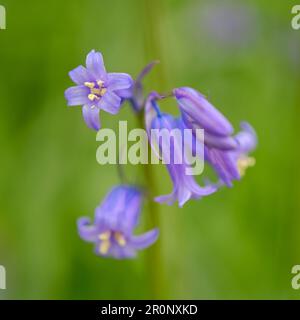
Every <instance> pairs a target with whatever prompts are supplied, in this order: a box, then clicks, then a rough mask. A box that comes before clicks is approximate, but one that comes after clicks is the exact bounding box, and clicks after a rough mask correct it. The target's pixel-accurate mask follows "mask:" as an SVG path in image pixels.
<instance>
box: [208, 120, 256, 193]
mask: <svg viewBox="0 0 300 320" xmlns="http://www.w3.org/2000/svg"><path fill="white" fill-rule="evenodd" d="M234 139H235V140H236V142H237V144H238V147H237V148H236V149H235V150H229V151H228V150H227V151H225V150H217V149H209V148H205V160H206V161H207V162H208V163H209V164H210V165H211V166H212V167H213V168H214V170H215V172H216V173H217V175H218V177H219V178H220V181H221V184H225V185H227V186H229V187H231V186H232V181H233V180H239V179H240V178H241V177H242V176H243V175H244V174H245V171H246V169H247V168H248V167H251V166H253V165H254V164H255V159H254V158H253V157H250V156H249V153H250V152H251V151H253V150H254V149H255V148H256V145H257V136H256V133H255V131H254V129H253V128H252V127H251V126H250V124H248V123H247V122H242V123H241V131H240V132H239V133H237V134H236V135H235V137H234Z"/></svg>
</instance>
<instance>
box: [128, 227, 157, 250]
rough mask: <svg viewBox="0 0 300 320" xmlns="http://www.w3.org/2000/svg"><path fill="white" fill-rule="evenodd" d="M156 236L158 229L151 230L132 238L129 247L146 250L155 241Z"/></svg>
mask: <svg viewBox="0 0 300 320" xmlns="http://www.w3.org/2000/svg"><path fill="white" fill-rule="evenodd" d="M158 234H159V232H158V229H153V230H150V231H148V232H146V233H143V234H141V235H139V236H132V237H131V239H130V245H131V246H132V247H133V248H134V249H137V250H142V249H145V248H148V247H149V246H151V245H152V244H153V243H154V242H155V241H156V240H157V238H158Z"/></svg>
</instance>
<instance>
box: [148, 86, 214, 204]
mask: <svg viewBox="0 0 300 320" xmlns="http://www.w3.org/2000/svg"><path fill="white" fill-rule="evenodd" d="M161 98H162V97H161V96H159V95H158V94H157V93H155V92H153V93H151V94H150V95H149V97H148V99H147V101H146V107H145V117H146V119H145V120H146V128H147V132H148V135H149V138H150V142H153V140H152V139H153V137H152V138H151V135H152V134H151V130H152V129H159V130H167V131H168V132H171V130H174V129H178V130H179V131H181V130H182V127H183V125H184V124H183V123H182V120H181V119H176V118H174V117H173V116H172V115H169V114H166V113H162V112H161V111H160V109H159V106H158V105H157V102H156V101H157V100H158V99H161ZM181 137H182V136H181ZM154 138H155V137H154ZM182 143H183V140H182V139H181V140H180V141H179V140H178V141H177V140H176V136H175V137H174V138H173V139H172V140H171V141H170V150H166V149H165V148H162V141H161V139H157V140H156V141H155V145H157V146H158V149H159V151H158V153H159V154H158V156H160V152H161V153H162V154H161V158H162V159H168V160H170V161H168V162H166V161H165V162H166V167H167V169H168V172H169V175H170V177H171V179H172V182H173V191H172V193H171V194H168V195H163V196H159V197H156V198H155V200H156V201H157V202H160V203H167V204H169V205H171V204H173V203H174V202H175V201H178V204H179V206H180V207H182V206H183V205H184V204H185V203H186V202H187V201H188V200H189V199H200V198H201V197H203V196H208V195H210V194H212V193H214V192H215V191H216V187H215V186H212V185H209V186H204V187H201V186H199V185H198V183H197V182H196V180H195V178H194V177H193V176H192V175H188V174H187V170H186V169H187V168H188V166H189V164H188V163H186V162H185V158H184V156H183V154H182V152H183V151H184V150H185V149H184V148H185V147H184V146H183V145H182ZM151 147H152V148H153V149H154V151H157V150H156V148H155V146H154V145H153V144H151ZM179 153H181V155H179ZM176 157H177V159H182V162H181V163H178V162H176V160H175V159H176Z"/></svg>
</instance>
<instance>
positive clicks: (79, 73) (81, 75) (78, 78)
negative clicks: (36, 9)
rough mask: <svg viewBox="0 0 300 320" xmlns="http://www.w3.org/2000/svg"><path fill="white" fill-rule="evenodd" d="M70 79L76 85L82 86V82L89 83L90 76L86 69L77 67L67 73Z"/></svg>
mask: <svg viewBox="0 0 300 320" xmlns="http://www.w3.org/2000/svg"><path fill="white" fill-rule="evenodd" d="M69 76H70V78H71V79H72V80H73V81H74V82H75V83H76V84H81V85H83V84H84V82H86V81H90V75H89V73H88V71H87V69H86V68H85V67H83V66H79V67H77V68H75V69H74V70H72V71H70V72H69Z"/></svg>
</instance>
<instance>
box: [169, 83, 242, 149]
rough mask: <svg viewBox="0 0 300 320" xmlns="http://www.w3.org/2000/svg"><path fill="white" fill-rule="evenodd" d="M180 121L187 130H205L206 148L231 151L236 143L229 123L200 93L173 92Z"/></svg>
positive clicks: (183, 88)
mask: <svg viewBox="0 0 300 320" xmlns="http://www.w3.org/2000/svg"><path fill="white" fill-rule="evenodd" d="M173 94H174V96H175V98H176V100H177V102H178V105H179V108H180V111H181V114H182V119H183V121H184V122H185V124H186V125H187V127H188V128H191V129H197V128H201V129H204V130H205V136H204V141H202V142H203V143H204V144H205V146H207V147H208V148H215V149H220V150H233V149H235V148H237V142H236V141H235V139H234V138H233V137H232V134H233V132H234V130H233V127H232V125H231V123H230V122H229V121H228V120H227V119H226V118H225V116H224V115H223V114H222V113H221V112H220V111H218V110H217V109H216V108H215V107H214V106H213V105H212V104H211V103H210V102H209V101H208V100H207V99H206V98H205V97H204V96H203V95H202V94H201V93H200V92H198V91H196V90H195V89H192V88H188V87H182V88H177V89H174V90H173Z"/></svg>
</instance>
